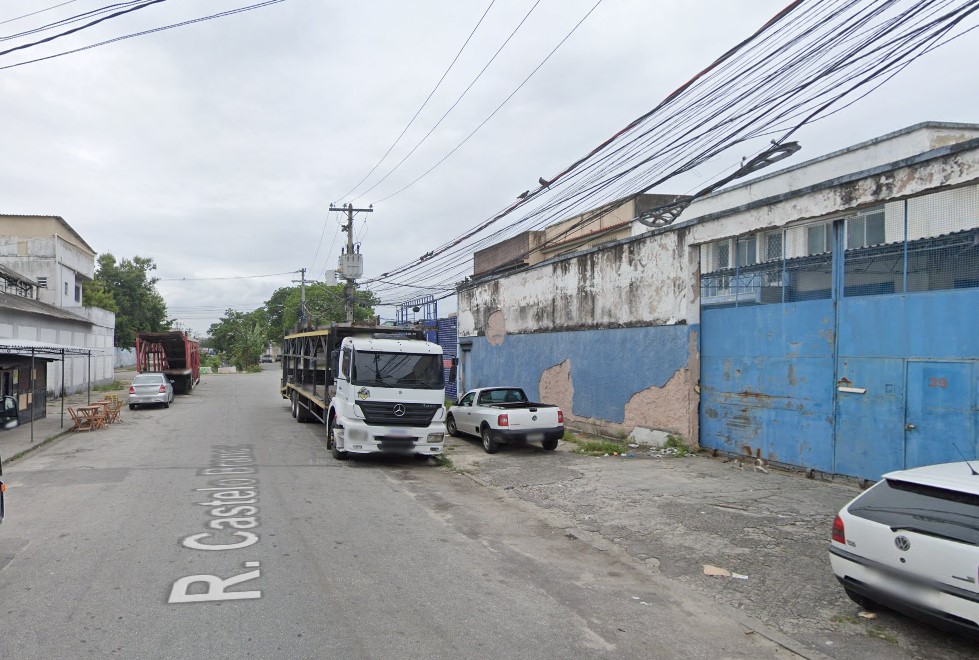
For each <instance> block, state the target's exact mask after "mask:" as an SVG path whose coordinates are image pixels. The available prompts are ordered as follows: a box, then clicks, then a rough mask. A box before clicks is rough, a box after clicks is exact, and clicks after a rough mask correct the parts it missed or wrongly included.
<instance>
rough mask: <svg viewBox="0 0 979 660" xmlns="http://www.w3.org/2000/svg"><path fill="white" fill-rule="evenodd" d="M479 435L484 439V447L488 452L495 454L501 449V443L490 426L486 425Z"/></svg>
mask: <svg viewBox="0 0 979 660" xmlns="http://www.w3.org/2000/svg"><path fill="white" fill-rule="evenodd" d="M479 435H480V437H481V438H482V439H483V449H485V450H486V453H487V454H495V453H496V452H497V451H499V449H500V445H499V444H498V443H497V442H496V440H494V439H493V432H492V431H490V427H488V426H484V427H483V430H482V431H481V432H480V434H479Z"/></svg>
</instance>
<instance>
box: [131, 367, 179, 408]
mask: <svg viewBox="0 0 979 660" xmlns="http://www.w3.org/2000/svg"><path fill="white" fill-rule="evenodd" d="M151 403H162V404H163V407H164V408H169V407H170V404H171V403H173V382H172V381H171V380H170V379H169V378H167V377H166V376H165V375H163V374H159V373H147V374H139V375H137V376H136V377H135V378H133V382H132V384H131V385H130V386H129V409H130V410H135V409H136V406H138V405H142V404H151Z"/></svg>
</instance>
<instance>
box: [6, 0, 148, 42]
mask: <svg viewBox="0 0 979 660" xmlns="http://www.w3.org/2000/svg"><path fill="white" fill-rule="evenodd" d="M161 2H166V0H147V1H146V2H144V3H143V4H141V5H137V6H135V7H129V8H128V9H122V10H120V11H117V12H116V13H114V14H109V15H108V16H103V17H102V18H98V19H96V20H94V21H91V22H90V23H86V24H85V25H80V26H78V27H76V28H72V29H70V30H66V31H64V32H59V33H58V34H55V35H52V36H50V37H45V38H44V39H40V40H38V41H33V42H31V43H29V44H21V45H20V46H14V47H13V48H8V49H7V50H0V55H6V54H8V53H12V52H14V51H16V50H24V49H26V48H31V47H33V46H38V45H40V44H45V43H48V42H49V41H54V40H55V39H60V38H61V37H66V36H68V35H69V34H74V33H76V32H81V31H82V30H85V29H88V28H90V27H92V26H93V25H98V24H99V23H102V22H105V21H108V20H110V19H113V18H118V17H119V16H122V15H124V14H130V13H132V12H134V11H139V10H140V9H146V8H147V7H150V6H152V5H158V4H160V3H161Z"/></svg>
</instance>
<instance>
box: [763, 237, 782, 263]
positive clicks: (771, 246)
mask: <svg viewBox="0 0 979 660" xmlns="http://www.w3.org/2000/svg"><path fill="white" fill-rule="evenodd" d="M782 242H783V241H782V232H781V231H770V232H768V233H767V234H765V261H779V260H781V259H782Z"/></svg>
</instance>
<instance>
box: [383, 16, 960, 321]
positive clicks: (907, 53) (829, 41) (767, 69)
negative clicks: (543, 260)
mask: <svg viewBox="0 0 979 660" xmlns="http://www.w3.org/2000/svg"><path fill="white" fill-rule="evenodd" d="M976 9H979V0H873V1H869V2H868V1H867V0H796V1H795V2H792V3H790V4H789V5H788V6H786V7H785V8H784V9H783V10H782V11H780V12H779V13H778V14H777V15H776V16H774V17H773V18H772V19H771V20H769V21H768V22H766V23H765V24H764V25H763V26H762V27H761V28H759V29H758V30H757V31H756V32H755V33H753V34H752V35H751V36H749V37H748V38H747V39H745V40H743V41H742V42H741V43H739V44H738V45H736V46H735V47H734V48H732V49H730V50H729V51H727V52H726V53H724V54H723V55H722V56H721V57H719V58H718V59H717V60H715V61H714V62H713V63H712V64H710V66H708V67H707V68H706V69H704V70H703V71H701V72H700V73H698V74H697V75H696V76H694V77H693V78H692V79H691V80H689V81H688V82H687V83H685V84H684V85H682V86H681V87H680V88H678V89H677V90H676V91H674V92H673V93H671V94H670V95H668V96H667V97H666V98H665V99H664V100H663V101H661V102H660V103H659V104H657V105H656V106H655V107H654V108H653V109H651V110H650V111H649V112H647V113H645V114H644V115H642V116H640V117H638V118H637V119H635V120H634V121H632V122H630V123H629V124H628V125H627V126H625V127H624V128H623V129H621V130H620V131H618V132H617V133H615V134H614V135H613V136H612V137H610V138H609V139H607V140H605V141H604V142H602V143H601V144H599V145H598V146H597V147H595V148H594V149H593V150H591V151H590V152H589V153H588V154H586V155H585V156H583V157H582V158H580V159H579V160H577V161H575V162H574V163H572V164H571V165H569V166H568V167H566V168H564V169H563V170H562V171H560V172H559V173H558V174H557V175H555V176H552V177H550V178H549V179H544V178H543V177H542V178H541V180H540V182H539V183H540V185H539V187H537V188H535V189H532V190H528V191H527V192H526V193H523V194H521V195H520V196H519V197H518V199H517V200H516V201H515V202H513V203H511V204H509V205H507V206H506V207H505V208H503V209H502V210H500V211H499V212H497V213H495V214H493V215H491V216H490V217H488V218H487V219H486V220H484V221H482V222H480V223H479V224H477V225H476V226H474V227H473V228H471V229H470V230H468V231H466V232H464V233H462V234H461V235H459V236H457V237H456V238H453V239H451V240H449V241H446V242H445V243H443V244H442V245H440V246H438V247H436V248H434V249H432V250H429V251H428V252H427V253H425V254H424V255H422V256H421V257H419V258H417V259H415V260H413V261H411V262H408V263H406V264H403V265H401V266H399V267H396V268H393V269H391V270H388V271H387V272H385V273H382V274H381V275H379V276H378V277H376V278H373V279H370V280H367V281H365V284H372V285H376V286H374V287H373V288H372V291H373V292H374V293H375V295H379V296H382V300H383V301H384V304H392V305H397V304H398V301H399V300H406V299H411V298H414V297H416V295H417V294H416V292H415V291H411V290H410V289H411V287H414V288H415V290H416V291H418V290H422V289H423V287H424V288H425V289H426V290H428V291H431V290H437V289H438V288H440V287H444V288H446V289H448V288H450V287H452V288H453V289H454V286H453V285H458V283H459V281H460V280H461V279H462V278H463V277H465V274H464V273H465V271H466V270H468V266H469V264H470V263H471V259H472V253H473V251H474V250H478V249H480V247H481V246H485V245H487V244H490V243H493V244H495V243H499V242H501V241H503V240H507V239H508V238H512V237H514V236H516V235H518V234H520V233H521V232H525V231H530V230H534V229H538V228H540V227H544V226H547V225H549V224H552V223H553V222H554V221H557V220H563V219H566V218H569V217H570V218H575V217H579V216H580V220H578V221H576V222H574V223H572V224H571V225H570V226H568V227H567V228H565V229H564V230H562V231H561V232H557V233H556V234H555V235H553V236H548V239H547V243H548V244H554V243H557V242H560V241H561V240H562V239H563V238H565V237H567V236H569V235H570V234H572V233H573V232H575V231H579V230H585V229H586V228H587V227H588V226H589V225H590V224H591V223H594V222H595V221H597V220H598V219H599V218H601V217H603V216H604V215H606V214H607V213H608V212H609V211H610V209H609V206H610V205H615V204H621V203H623V202H625V201H629V200H633V199H636V198H637V197H638V196H639V195H642V194H644V193H648V192H649V191H651V190H653V189H655V188H656V187H658V186H660V185H662V184H663V183H664V182H667V181H669V180H671V179H673V178H674V177H676V176H678V175H680V174H683V173H685V172H688V171H690V170H692V169H694V168H696V167H698V166H700V165H703V164H704V163H707V162H708V161H710V160H712V159H714V158H716V157H717V156H718V155H719V154H721V153H724V152H726V151H727V150H729V149H730V148H731V147H734V146H736V145H739V144H744V143H746V142H748V141H751V140H755V139H758V138H761V137H764V136H768V137H771V136H776V137H775V139H773V140H772V142H773V145H771V146H769V147H766V148H765V149H764V150H762V151H761V152H760V153H758V154H757V155H756V156H755V158H754V159H751V160H749V161H748V163H749V164H750V163H755V165H758V164H759V163H762V162H768V161H771V159H772V156H773V154H775V153H786V155H788V153H787V151H786V150H788V149H789V148H790V145H791V143H789V142H788V138H789V137H790V136H792V135H793V134H794V133H796V132H797V131H798V130H799V129H800V128H801V127H803V126H805V125H807V124H809V123H812V122H814V121H816V120H818V119H821V118H823V117H825V116H828V115H830V114H832V113H833V112H837V111H839V110H840V109H842V107H846V106H847V105H849V104H852V103H853V102H855V101H856V100H858V99H859V98H862V97H863V96H866V95H867V94H869V93H870V92H872V91H873V90H874V89H876V88H878V87H879V86H880V85H882V84H883V83H885V82H887V80H890V79H891V78H893V77H894V76H895V75H897V74H898V73H900V72H901V71H902V70H903V69H904V68H905V67H907V66H908V65H910V64H911V63H912V62H914V61H915V60H917V59H918V58H920V57H922V56H923V55H925V54H926V53H928V52H930V51H931V50H934V49H935V48H938V47H940V46H941V45H943V44H945V43H947V42H948V41H951V40H952V39H956V38H958V37H960V36H962V35H964V34H966V33H968V32H970V31H971V30H974V29H975V27H976V25H974V24H972V25H969V24H967V23H966V21H967V19H969V18H970V17H973V14H974V12H975V11H976ZM844 101H846V104H843V102H844ZM835 106H842V107H839V108H837V107H835ZM773 149H774V150H775V151H773ZM766 154H767V155H766ZM759 159H760V160H759ZM742 169H743V168H742ZM739 172H740V174H739V175H738V176H745V175H747V174H750V172H742V171H741V170H739ZM734 178H737V177H728V178H727V179H722V180H720V181H718V182H715V183H714V184H713V185H711V186H707V188H705V189H703V190H701V191H698V193H695V195H703V194H707V193H708V192H710V191H713V190H715V189H717V188H718V187H720V186H722V185H725V184H726V183H728V182H730V181H732V180H734ZM705 191H706V192H705ZM518 209H519V210H521V211H523V214H522V215H521V216H520V217H518V218H517V219H516V220H514V221H512V222H510V223H509V224H507V225H506V226H505V227H503V228H502V229H498V230H496V231H494V232H492V233H491V235H486V234H485V232H486V230H487V229H489V228H490V227H492V226H493V225H495V224H497V223H498V222H500V221H501V220H503V219H504V218H507V217H508V216H510V215H511V214H513V213H514V212H515V211H517V210H518ZM680 210H682V209H674V211H676V213H672V214H666V215H663V216H662V217H660V218H659V220H658V222H659V226H662V225H665V224H668V223H669V222H670V221H672V220H673V219H675V218H676V217H677V215H678V212H679V211H680ZM666 211H667V210H665V209H663V210H661V213H665V212H666ZM644 219H647V220H651V218H648V217H647V218H644ZM654 222H655V220H654ZM540 247H541V246H539V245H538V246H537V248H540ZM529 254H530V250H524V251H523V254H519V255H515V256H514V258H515V259H516V260H520V259H523V258H525V257H526V256H528V255H529ZM395 294H397V298H391V299H389V300H385V299H384V298H383V297H384V296H393V295H395ZM402 294H403V295H402ZM447 295H452V294H451V293H450V294H447Z"/></svg>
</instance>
